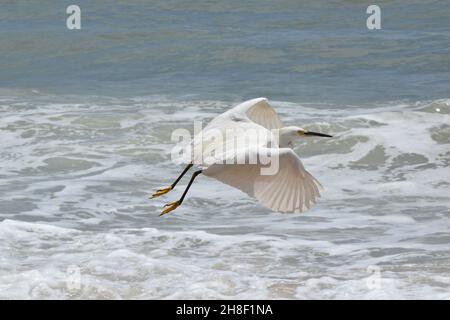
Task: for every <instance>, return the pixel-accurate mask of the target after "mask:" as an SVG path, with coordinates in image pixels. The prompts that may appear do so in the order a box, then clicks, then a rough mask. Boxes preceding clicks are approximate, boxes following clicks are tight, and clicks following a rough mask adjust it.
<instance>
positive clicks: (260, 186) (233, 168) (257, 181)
mask: <svg viewBox="0 0 450 320" xmlns="http://www.w3.org/2000/svg"><path fill="white" fill-rule="evenodd" d="M261 149H264V148H259V151H257V152H260V151H261ZM275 150H276V152H274V150H272V152H273V153H277V154H278V156H279V170H278V172H277V173H276V174H274V175H261V171H260V170H261V168H263V167H264V165H262V164H260V163H259V162H258V163H257V164H241V165H236V164H213V165H211V166H210V167H208V168H207V169H205V170H204V171H203V173H204V174H205V175H207V176H210V177H213V178H216V179H217V180H219V181H221V182H223V183H226V184H228V185H231V186H233V187H236V188H238V189H240V190H242V191H243V192H245V193H247V194H248V195H250V196H252V197H255V198H256V199H258V200H259V201H260V202H261V203H262V204H263V205H264V206H266V207H268V208H270V209H272V210H275V211H280V212H303V211H305V210H306V209H309V208H310V207H311V206H312V205H313V204H314V203H315V202H316V201H317V199H318V198H319V197H320V192H319V187H320V184H319V182H318V181H317V180H316V179H315V178H314V177H313V176H312V175H311V174H310V173H309V172H308V171H306V170H305V168H304V167H303V164H302V163H301V161H300V159H299V158H298V156H297V155H296V154H295V153H294V151H293V150H292V149H289V148H280V149H275Z"/></svg>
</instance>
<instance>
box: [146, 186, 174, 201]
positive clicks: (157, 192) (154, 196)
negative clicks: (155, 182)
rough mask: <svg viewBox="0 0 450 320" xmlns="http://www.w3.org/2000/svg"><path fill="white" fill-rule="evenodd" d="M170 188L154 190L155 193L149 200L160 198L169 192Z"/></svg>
mask: <svg viewBox="0 0 450 320" xmlns="http://www.w3.org/2000/svg"><path fill="white" fill-rule="evenodd" d="M172 189H173V188H172V187H167V188H163V189H158V190H156V192H155V193H154V194H152V196H151V197H150V199H153V198H156V197H159V196H162V195H163V194H166V193H167V192H169V191H170V190H172Z"/></svg>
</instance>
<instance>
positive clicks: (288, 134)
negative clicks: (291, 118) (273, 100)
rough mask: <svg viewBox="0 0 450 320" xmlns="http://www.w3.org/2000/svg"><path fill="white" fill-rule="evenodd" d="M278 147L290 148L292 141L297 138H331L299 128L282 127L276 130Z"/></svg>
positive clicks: (327, 135)
mask: <svg viewBox="0 0 450 320" xmlns="http://www.w3.org/2000/svg"><path fill="white" fill-rule="evenodd" d="M278 134H279V139H280V140H279V145H280V147H282V148H283V147H292V146H293V141H295V140H296V139H298V138H299V137H327V138H331V137H333V136H330V135H329V134H325V133H319V132H313V131H309V130H306V129H303V128H300V127H295V126H291V127H284V128H281V129H279V130H278Z"/></svg>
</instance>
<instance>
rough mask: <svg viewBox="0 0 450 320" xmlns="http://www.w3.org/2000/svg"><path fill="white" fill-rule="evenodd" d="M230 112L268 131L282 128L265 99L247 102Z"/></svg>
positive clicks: (275, 113)
mask: <svg viewBox="0 0 450 320" xmlns="http://www.w3.org/2000/svg"><path fill="white" fill-rule="evenodd" d="M230 112H236V113H240V114H245V116H247V117H248V118H249V119H250V120H251V121H253V122H255V123H257V124H259V125H261V126H263V127H264V128H266V129H269V130H271V129H279V128H281V127H282V126H283V124H282V122H281V120H280V118H279V117H278V114H277V112H276V111H275V109H274V108H273V107H272V106H271V105H270V104H269V101H268V100H267V99H266V98H256V99H252V100H247V101H245V102H243V103H241V104H239V105H237V106H236V107H234V108H232V109H231V110H230Z"/></svg>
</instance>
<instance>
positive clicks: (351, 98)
mask: <svg viewBox="0 0 450 320" xmlns="http://www.w3.org/2000/svg"><path fill="white" fill-rule="evenodd" d="M77 3H78V4H79V5H80V7H81V10H82V29H81V30H77V31H69V30H67V29H66V28H65V17H66V16H65V7H64V6H61V4H60V3H59V1H42V2H41V3H40V4H39V5H37V4H30V3H28V1H5V2H3V3H2V10H1V11H0V57H1V59H0V137H1V143H0V252H1V254H0V298H4V299H15V298H24V299H39V298H44V299H51V298H54V299H80V298H82V299H83V298H89V299H101V298H108V299H109V298H111V299H149V298H150V299H155V298H157V299H169V298H179V299H181V298H184V299H196V298H198V299H207V298H218V299H226V298H236V299H264V298H270V299H272V298H273V299H284V298H286V299H322V298H328V299H357V298H363V299H390V298H395V299H405V298H412V299H430V298H435V299H450V246H449V243H450V182H449V181H450V169H449V165H450V93H449V80H450V55H449V53H450V41H449V40H450V22H449V20H448V17H449V14H450V5H449V3H448V2H446V1H396V2H385V1H380V3H379V5H380V6H381V9H382V28H383V29H382V30H378V31H368V30H367V28H366V27H365V19H366V17H367V14H366V13H365V9H366V6H365V5H363V4H360V3H359V2H355V1H306V2H301V3H300V2H299V1H288V0H286V1H277V2H276V3H274V2H269V1H247V2H245V4H243V3H242V2H238V1H226V2H225V1H211V2H208V4H205V3H204V2H200V1H190V2H189V3H188V4H187V3H185V2H182V1H138V0H133V1H128V2H127V4H116V5H112V4H111V3H110V2H107V1H78V2H77ZM259 96H265V97H267V98H269V99H270V101H271V102H272V103H273V105H274V106H275V107H276V108H277V110H278V111H279V113H280V115H281V118H282V120H283V121H284V122H285V123H286V124H289V125H298V126H302V127H305V128H308V129H311V130H314V131H321V132H326V133H330V134H333V135H334V138H332V139H318V138H317V139H316V138H314V139H308V140H302V141H299V143H298V144H297V146H296V147H295V151H296V152H297V153H298V154H299V155H300V157H301V158H302V161H303V163H304V165H305V167H306V168H307V169H308V170H309V171H310V172H311V173H312V174H313V175H314V176H315V177H317V178H318V180H319V181H320V182H321V183H322V184H323V185H324V188H325V189H324V191H323V193H322V198H321V199H320V200H319V202H318V203H317V204H316V205H315V206H314V207H313V208H312V209H311V210H309V211H307V212H305V213H303V214H301V215H299V214H281V213H277V212H271V211H270V210H268V209H265V208H264V207H262V206H261V205H259V204H258V203H257V201H255V200H254V199H251V198H249V197H247V196H246V195H245V194H243V193H241V192H240V191H238V190H234V189H232V188H230V187H229V186H226V185H223V184H221V183H220V182H217V181H215V180H212V179H210V178H207V177H203V176H200V177H199V178H198V179H197V180H196V182H195V183H194V185H193V186H192V188H191V190H190V192H189V194H188V196H187V198H186V200H185V202H184V203H183V205H182V206H181V207H180V208H178V209H177V210H175V211H174V212H173V213H171V214H169V215H167V216H164V217H159V216H158V215H159V213H160V212H161V209H162V207H163V205H164V204H165V203H167V202H169V201H173V200H176V199H178V197H179V196H180V195H181V192H182V190H183V189H184V186H185V185H186V184H187V180H188V178H187V177H185V178H184V179H183V180H182V182H180V184H179V185H178V186H177V188H176V189H175V190H174V191H172V192H171V193H169V194H167V195H166V196H163V197H160V198H157V199H153V200H149V199H148V196H149V195H151V194H152V193H153V192H154V190H155V189H157V188H159V187H164V186H167V185H168V184H170V183H171V182H172V180H173V179H174V178H176V177H177V175H178V174H179V173H180V171H181V170H182V169H183V168H182V167H180V166H179V165H176V164H174V163H172V162H171V161H170V152H171V149H172V147H173V146H174V142H172V141H171V139H170V137H171V133H172V131H173V130H174V129H177V128H185V129H188V130H190V131H193V121H194V120H204V121H205V122H204V123H205V124H206V122H207V121H208V120H209V119H212V118H213V117H214V116H216V115H218V114H220V113H222V112H224V111H225V110H227V109H228V108H230V107H232V106H233V105H235V104H237V103H239V102H241V101H243V100H246V99H248V98H254V97H259Z"/></svg>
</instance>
